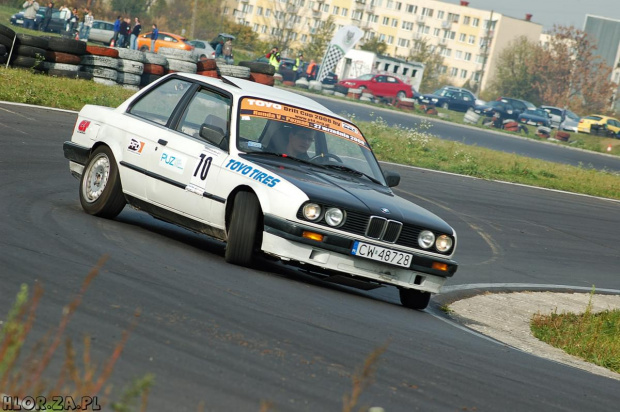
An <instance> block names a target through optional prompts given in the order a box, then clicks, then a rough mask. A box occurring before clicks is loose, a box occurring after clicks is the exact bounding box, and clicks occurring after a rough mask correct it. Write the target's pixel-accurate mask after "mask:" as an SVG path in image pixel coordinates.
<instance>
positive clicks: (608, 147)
mask: <svg viewBox="0 0 620 412" xmlns="http://www.w3.org/2000/svg"><path fill="white" fill-rule="evenodd" d="M607 151H608V152H611V143H610V144H609V146H607Z"/></svg>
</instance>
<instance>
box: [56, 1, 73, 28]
mask: <svg viewBox="0 0 620 412" xmlns="http://www.w3.org/2000/svg"><path fill="white" fill-rule="evenodd" d="M59 10H60V18H61V19H62V20H63V21H64V22H65V31H69V19H70V18H71V10H69V8H68V7H67V6H65V5H64V4H63V5H62V6H60V9H59Z"/></svg>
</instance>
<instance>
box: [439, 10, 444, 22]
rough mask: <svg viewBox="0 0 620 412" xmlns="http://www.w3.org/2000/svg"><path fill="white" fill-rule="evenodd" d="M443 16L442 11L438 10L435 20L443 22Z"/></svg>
mask: <svg viewBox="0 0 620 412" xmlns="http://www.w3.org/2000/svg"><path fill="white" fill-rule="evenodd" d="M443 16H444V11H443V10H439V11H438V12H437V18H438V19H439V20H443Z"/></svg>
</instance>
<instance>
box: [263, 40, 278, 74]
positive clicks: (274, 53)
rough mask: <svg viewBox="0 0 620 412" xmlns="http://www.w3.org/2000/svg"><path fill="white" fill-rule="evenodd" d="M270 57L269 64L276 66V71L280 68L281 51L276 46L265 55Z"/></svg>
mask: <svg viewBox="0 0 620 412" xmlns="http://www.w3.org/2000/svg"><path fill="white" fill-rule="evenodd" d="M265 57H266V58H268V59H269V64H270V65H272V66H273V67H275V69H276V72H277V71H278V69H279V68H280V51H279V49H278V48H277V47H276V46H274V47H273V48H272V49H271V51H270V52H269V53H267V54H266V55H265Z"/></svg>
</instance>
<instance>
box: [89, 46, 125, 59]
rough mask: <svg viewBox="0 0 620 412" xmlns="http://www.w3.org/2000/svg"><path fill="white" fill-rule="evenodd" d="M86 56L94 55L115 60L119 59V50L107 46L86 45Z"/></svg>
mask: <svg viewBox="0 0 620 412" xmlns="http://www.w3.org/2000/svg"><path fill="white" fill-rule="evenodd" d="M86 54H92V55H95V56H106V57H112V58H114V59H117V58H118V50H116V49H113V48H111V47H105V46H90V45H86Z"/></svg>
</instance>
